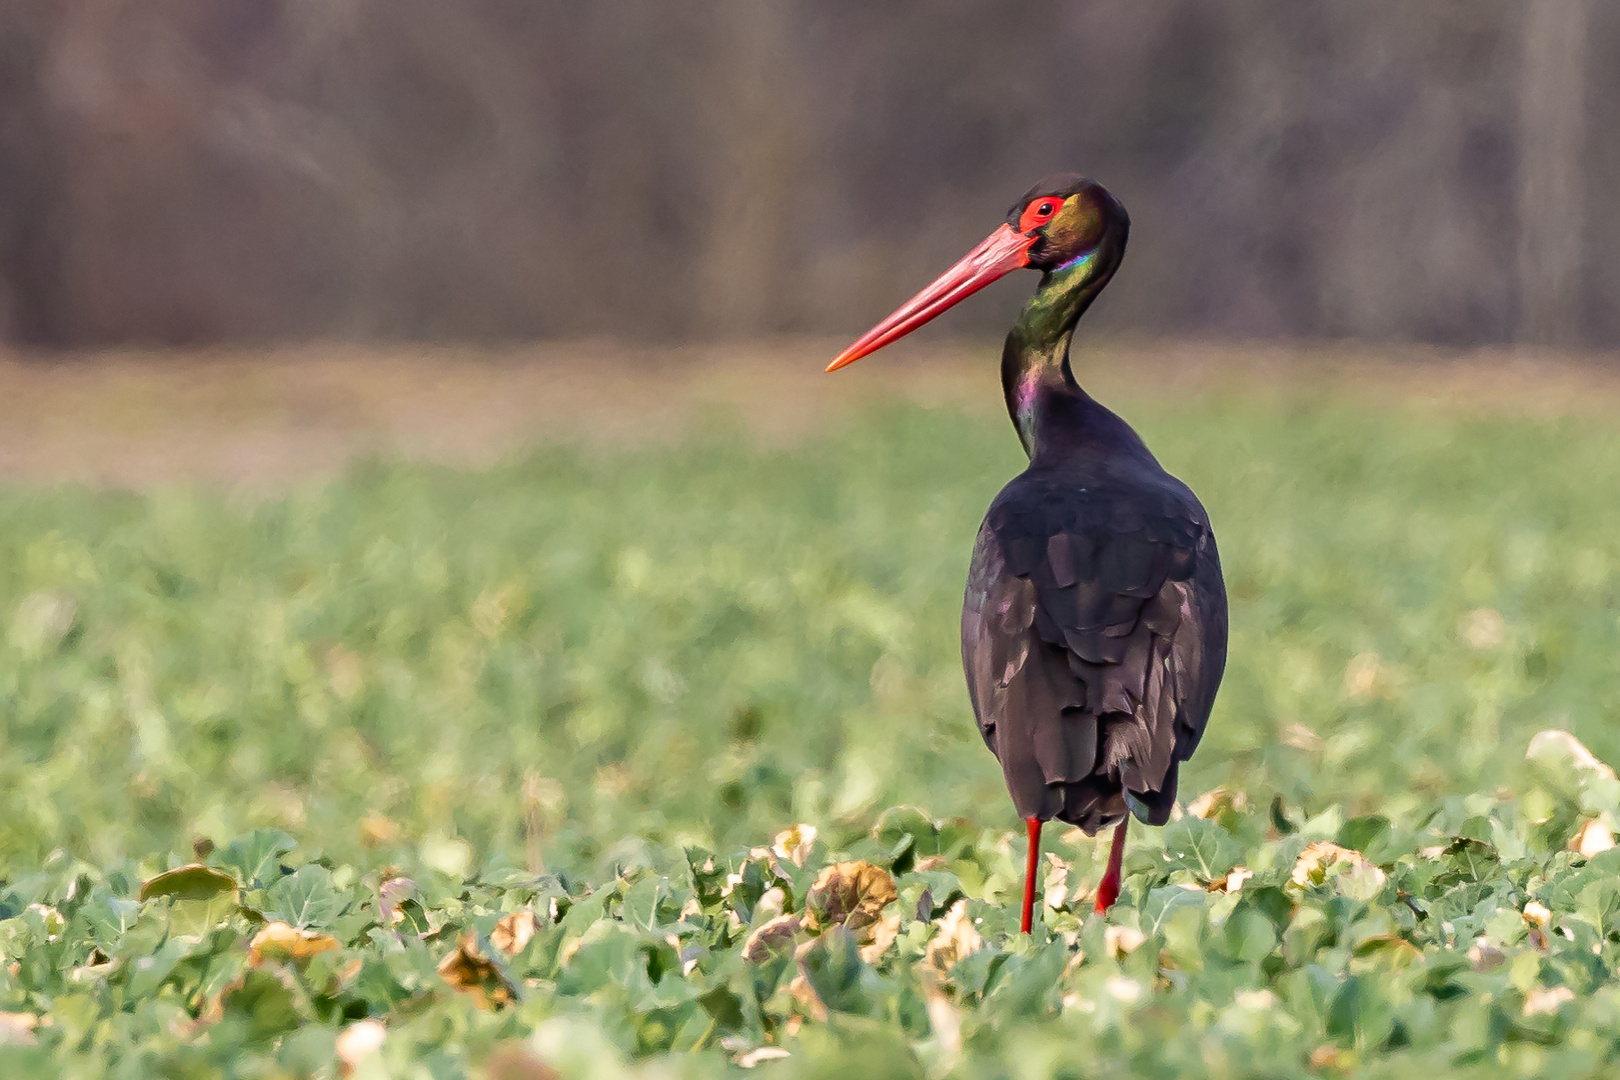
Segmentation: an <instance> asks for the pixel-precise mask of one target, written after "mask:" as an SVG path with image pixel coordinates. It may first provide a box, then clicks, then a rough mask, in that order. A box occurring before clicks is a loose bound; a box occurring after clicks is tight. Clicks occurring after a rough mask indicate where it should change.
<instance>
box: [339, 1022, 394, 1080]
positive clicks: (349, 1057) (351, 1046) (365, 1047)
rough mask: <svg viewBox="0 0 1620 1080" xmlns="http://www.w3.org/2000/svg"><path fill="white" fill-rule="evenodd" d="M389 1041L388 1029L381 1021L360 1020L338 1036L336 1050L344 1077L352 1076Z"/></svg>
mask: <svg viewBox="0 0 1620 1080" xmlns="http://www.w3.org/2000/svg"><path fill="white" fill-rule="evenodd" d="M387 1041H388V1029H387V1028H386V1027H384V1026H383V1024H382V1021H380V1020H359V1021H356V1022H355V1023H353V1024H350V1025H349V1026H348V1027H346V1028H344V1029H343V1030H342V1032H340V1033H339V1034H338V1037H337V1043H336V1050H337V1060H338V1067H339V1069H341V1071H342V1074H343V1075H344V1076H351V1075H353V1074H354V1070H355V1069H356V1068H357V1067H358V1066H359V1064H360V1063H361V1062H362V1061H364V1060H365V1059H366V1058H368V1057H370V1056H371V1055H372V1054H375V1053H376V1052H377V1051H378V1050H381V1049H382V1045H383V1043H385V1042H387Z"/></svg>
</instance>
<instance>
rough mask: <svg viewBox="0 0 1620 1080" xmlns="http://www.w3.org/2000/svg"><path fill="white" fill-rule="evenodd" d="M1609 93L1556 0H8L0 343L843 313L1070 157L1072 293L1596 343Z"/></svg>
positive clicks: (1610, 326) (1597, 40)
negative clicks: (1103, 208)
mask: <svg viewBox="0 0 1620 1080" xmlns="http://www.w3.org/2000/svg"><path fill="white" fill-rule="evenodd" d="M1617 92H1620V5H1617V4H1611V3H1594V2H1591V0H1428V2H1424V3H1413V2H1411V0H1358V2H1356V3H1353V4H1352V3H1333V2H1329V0H1221V2H1219V3H1217V2H1214V0H1073V2H1069V3H1061V4H1059V3H1048V2H1037V3H1031V4H1004V3H995V2H992V0H926V2H925V0H882V2H875V0H688V2H686V3H678V4H677V3H670V2H668V0H592V2H588V3H577V2H566V0H454V2H450V0H4V11H3V14H0V340H11V341H13V342H18V343H25V344H35V345H45V346H72V345H83V344H97V343H110V342H124V341H144V342H159V343H196V342H214V341H262V340H277V339H287V338H309V337H338V338H385V339H397V338H433V339H479V340H488V339H501V338H519V337H530V336H541V335H544V336H553V335H581V334H609V335H626V336H652V335H659V334H666V335H674V336H679V337H686V338H707V337H725V336H747V335H757V334H771V333H782V332H788V333H800V332H813V333H851V332H855V331H858V330H860V329H863V328H864V326H865V324H866V323H867V322H869V321H870V320H871V319H873V318H875V317H876V316H879V315H881V314H883V313H884V312H886V311H887V310H888V309H889V308H890V307H891V306H892V305H893V304H894V303H896V302H898V301H899V300H901V299H903V298H904V297H905V296H906V295H909V293H910V292H911V291H912V290H913V289H914V288H916V287H917V286H919V285H920V284H922V283H923V282H924V281H925V280H926V279H928V278H929V277H930V276H931V275H932V274H933V273H934V272H936V271H937V270H939V269H941V268H943V266H945V265H946V264H947V263H948V262H950V261H951V260H953V259H955V258H956V257H957V256H958V255H959V254H960V253H961V252H962V251H963V250H965V249H966V247H967V246H968V245H970V244H971V243H973V242H975V241H977V240H978V239H979V238H980V237H982V236H983V235H984V234H985V233H986V232H987V231H988V230H989V229H990V228H991V227H993V226H994V225H995V224H996V223H997V221H998V220H999V218H1000V215H1001V214H1002V212H1003V210H1004V209H1005V207H1006V205H1007V204H1008V203H1009V202H1010V201H1011V199H1012V198H1013V197H1014V196H1015V195H1017V194H1018V193H1019V192H1021V191H1022V190H1023V189H1024V187H1025V186H1026V185H1027V184H1028V183H1030V182H1031V181H1032V180H1033V179H1034V178H1036V177H1037V176H1040V175H1042V174H1043V173H1046V172H1052V171H1058V170H1064V169H1080V170H1082V171H1084V172H1087V173H1088V174H1090V175H1092V176H1094V177H1096V178H1097V179H1099V180H1101V181H1102V182H1103V183H1105V184H1107V185H1108V186H1109V187H1110V188H1112V189H1113V190H1114V191H1115V192H1116V193H1117V194H1118V195H1119V196H1120V197H1121V198H1122V200H1123V201H1124V202H1125V204H1126V206H1127V207H1129V209H1130V211H1131V214H1132V217H1133V221H1134V226H1133V235H1132V247H1131V253H1130V255H1129V256H1128V258H1127V263H1126V269H1125V272H1124V273H1123V274H1122V275H1121V277H1120V278H1119V280H1118V282H1117V283H1116V284H1115V286H1114V287H1113V288H1112V289H1111V290H1110V294H1109V296H1108V298H1107V300H1106V301H1105V302H1104V303H1102V304H1101V305H1099V309H1098V313H1097V321H1098V323H1099V324H1102V325H1104V326H1106V327H1111V328H1113V329H1116V330H1124V331H1135V332H1149V333H1158V332H1170V333H1184V334H1218V335H1223V336H1257V337H1273V336H1290V335H1300V336H1311V337H1357V338H1365V339H1372V340H1425V341H1436V342H1448V343H1475V342H1499V341H1512V340H1531V341H1544V342H1550V343H1556V344H1577V345H1582V344H1584V345H1596V346H1607V345H1614V344H1616V343H1620V288H1617V286H1620V182H1617V181H1620V138H1616V128H1617V123H1616V120H1615V102H1616V100H1617V98H1620V93H1617ZM1027 288H1028V283H1027V282H1024V283H1021V284H1020V285H1019V286H1017V287H1016V289H1014V290H1012V291H1010V292H1005V293H1004V294H1003V301H1002V303H1001V305H1000V306H999V307H998V305H996V304H993V303H992V304H986V305H969V306H968V308H967V309H966V310H965V311H961V312H959V313H957V314H955V315H953V316H952V317H951V319H952V320H953V321H952V323H951V328H952V329H954V330H955V331H957V332H972V333H977V332H990V331H993V330H996V329H997V328H998V327H999V326H1001V325H1004V324H1005V320H1006V318H1007V314H1008V310H1007V309H1008V308H1010V307H1011V305H1012V304H1013V303H1015V302H1016V301H1015V299H1014V293H1017V294H1019V295H1021V294H1022V292H1023V291H1027Z"/></svg>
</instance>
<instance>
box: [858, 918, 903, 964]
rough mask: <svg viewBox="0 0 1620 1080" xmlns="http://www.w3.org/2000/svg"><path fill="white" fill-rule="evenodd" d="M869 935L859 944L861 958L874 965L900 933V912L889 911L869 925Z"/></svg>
mask: <svg viewBox="0 0 1620 1080" xmlns="http://www.w3.org/2000/svg"><path fill="white" fill-rule="evenodd" d="M870 930H871V936H870V938H869V939H867V941H866V944H864V945H862V946H861V959H862V960H864V961H865V962H866V963H868V964H871V965H874V966H876V964H877V963H878V961H879V960H881V959H883V954H884V953H886V952H888V951H889V946H890V945H893V944H894V939H895V938H896V937H898V936H899V934H900V913H899V912H898V911H891V912H889V914H887V915H885V916H884V917H883V918H881V919H879V920H878V921H877V922H875V923H873V924H872V925H871V927H870Z"/></svg>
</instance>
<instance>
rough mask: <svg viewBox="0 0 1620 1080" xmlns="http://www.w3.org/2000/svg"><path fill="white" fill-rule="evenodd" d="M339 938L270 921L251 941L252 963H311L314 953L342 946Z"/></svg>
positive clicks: (249, 955)
mask: <svg viewBox="0 0 1620 1080" xmlns="http://www.w3.org/2000/svg"><path fill="white" fill-rule="evenodd" d="M338 947H339V946H338V940H337V938H335V937H332V936H330V935H328V934H321V933H317V932H315V931H314V930H299V929H297V928H296V927H293V926H289V925H288V924H286V923H284V922H273V923H269V924H267V925H266V926H265V927H264V929H262V930H260V931H259V932H258V933H257V934H255V935H253V941H252V943H251V944H249V945H248V966H249V967H260V966H262V965H264V964H266V963H271V964H288V963H291V964H297V965H299V966H300V967H301V966H303V965H304V964H307V963H309V961H310V958H311V957H315V956H319V955H320V954H321V953H323V952H331V951H332V950H333V949H336V948H338Z"/></svg>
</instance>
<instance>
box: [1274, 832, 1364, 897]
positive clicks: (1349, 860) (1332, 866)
mask: <svg viewBox="0 0 1620 1080" xmlns="http://www.w3.org/2000/svg"><path fill="white" fill-rule="evenodd" d="M1335 871H1336V874H1335ZM1329 876H1340V877H1346V876H1347V878H1348V880H1347V881H1346V882H1345V886H1344V887H1345V889H1346V891H1347V893H1349V894H1353V898H1355V899H1362V900H1365V899H1371V897H1372V896H1376V895H1377V894H1378V893H1379V891H1381V890H1382V889H1383V887H1384V881H1385V877H1384V872H1383V871H1382V870H1380V869H1379V868H1378V867H1376V866H1374V865H1373V864H1372V863H1370V862H1368V861H1367V860H1366V859H1364V858H1362V856H1361V852H1359V851H1351V850H1350V849H1349V848H1343V847H1340V846H1339V845H1338V844H1331V843H1328V842H1327V841H1326V840H1315V841H1312V842H1311V843H1309V844H1307V845H1305V850H1304V851H1301V852H1300V853H1299V857H1298V858H1297V859H1295V860H1294V869H1293V871H1292V872H1291V873H1290V874H1289V880H1290V881H1291V882H1293V884H1295V885H1297V886H1300V887H1301V888H1308V887H1311V886H1314V885H1321V884H1323V883H1325V882H1326V881H1327V879H1328V878H1329Z"/></svg>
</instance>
